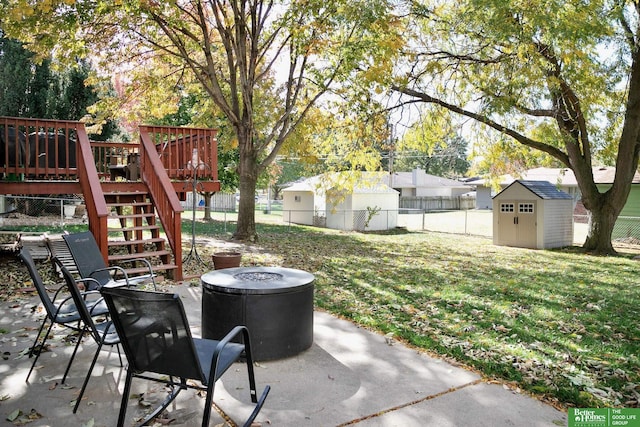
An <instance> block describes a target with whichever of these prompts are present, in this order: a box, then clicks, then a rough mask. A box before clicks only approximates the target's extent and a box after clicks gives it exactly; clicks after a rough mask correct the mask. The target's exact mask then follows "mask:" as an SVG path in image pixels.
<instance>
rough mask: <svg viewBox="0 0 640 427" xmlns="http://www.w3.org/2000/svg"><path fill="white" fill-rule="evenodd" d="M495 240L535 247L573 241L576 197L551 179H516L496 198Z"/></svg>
mask: <svg viewBox="0 0 640 427" xmlns="http://www.w3.org/2000/svg"><path fill="white" fill-rule="evenodd" d="M493 243H494V244H495V245H502V246H517V247H522V248H533V249H550V248H558V247H563V246H569V245H571V244H573V199H572V197H571V196H570V195H569V194H567V193H565V192H564V191H560V190H558V189H557V188H556V187H555V185H553V184H551V183H550V182H548V181H521V180H517V181H514V182H513V183H512V184H511V185H509V186H508V187H507V188H505V189H504V190H502V191H501V192H500V193H498V194H497V195H496V196H495V197H494V198H493Z"/></svg>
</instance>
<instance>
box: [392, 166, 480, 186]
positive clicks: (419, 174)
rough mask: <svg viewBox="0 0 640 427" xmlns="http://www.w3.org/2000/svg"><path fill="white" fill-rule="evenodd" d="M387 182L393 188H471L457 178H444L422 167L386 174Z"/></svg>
mask: <svg viewBox="0 0 640 427" xmlns="http://www.w3.org/2000/svg"><path fill="white" fill-rule="evenodd" d="M384 180H385V183H386V184H387V185H389V186H391V187H393V188H418V187H422V188H440V187H455V188H469V187H470V186H469V185H468V184H466V183H464V182H460V181H456V180H455V179H449V178H443V177H441V176H436V175H431V174H428V173H425V172H424V171H423V170H421V169H416V170H414V171H412V172H395V173H393V174H392V175H385V177H384Z"/></svg>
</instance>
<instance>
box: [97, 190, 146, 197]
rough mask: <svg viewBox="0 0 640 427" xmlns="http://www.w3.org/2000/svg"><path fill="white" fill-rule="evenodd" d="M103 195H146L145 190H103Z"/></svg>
mask: <svg viewBox="0 0 640 427" xmlns="http://www.w3.org/2000/svg"><path fill="white" fill-rule="evenodd" d="M104 195H105V197H110V196H148V195H149V193H148V192H146V191H105V192H104Z"/></svg>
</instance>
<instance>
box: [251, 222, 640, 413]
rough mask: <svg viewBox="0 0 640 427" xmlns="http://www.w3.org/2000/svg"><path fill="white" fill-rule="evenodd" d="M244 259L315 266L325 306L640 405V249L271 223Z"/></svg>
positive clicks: (577, 396) (505, 371) (521, 384)
mask: <svg viewBox="0 0 640 427" xmlns="http://www.w3.org/2000/svg"><path fill="white" fill-rule="evenodd" d="M252 249H253V252H249V253H247V254H246V256H245V258H244V259H243V265H248V264H250V263H256V264H261V265H265V264H272V265H281V266H286V267H293V268H300V269H304V270H307V271H310V272H312V273H314V274H315V275H316V296H315V298H316V306H317V307H319V308H322V309H325V310H327V311H329V312H332V313H335V314H337V315H340V316H342V317H345V318H347V319H350V320H352V321H354V322H356V323H358V324H361V325H363V326H365V327H368V328H371V329H375V330H378V331H381V332H382V333H385V334H393V337H394V338H395V339H398V340H402V341H405V342H407V343H410V344H411V345H414V346H416V347H420V348H422V349H425V350H427V351H430V352H433V353H437V354H440V355H444V356H445V357H449V358H452V359H455V360H457V361H460V362H462V363H463V364H465V365H467V366H470V367H472V368H475V369H476V370H478V371H479V372H481V373H483V374H484V375H486V376H487V377H489V378H496V379H500V380H503V381H506V382H507V383H510V384H511V385H512V387H513V388H516V389H518V388H519V389H522V390H526V391H529V392H531V393H534V394H537V395H539V396H541V397H543V398H545V399H546V400H548V401H550V402H552V403H556V404H558V405H560V406H577V407H596V406H597V407H601V406H624V407H637V406H639V397H640V394H639V393H640V361H639V359H638V354H639V353H640V351H639V350H640V348H639V343H640V332H639V331H638V328H637V321H638V318H639V317H640V316H639V311H640V287H639V286H638V269H639V267H640V263H639V261H634V260H632V259H631V256H630V255H628V256H621V257H595V256H590V255H584V254H581V253H579V251H578V250H577V249H567V250H554V251H542V250H527V249H518V248H508V247H498V246H494V245H493V244H492V243H491V240H490V239H487V238H481V237H470V236H459V235H453V234H440V233H403V234H388V235H380V234H359V233H340V232H335V231H331V230H316V229H305V228H300V229H298V230H296V231H295V232H294V233H288V234H287V233H263V234H262V235H261V236H260V240H259V242H258V243H257V244H256V245H254V246H253V248H252Z"/></svg>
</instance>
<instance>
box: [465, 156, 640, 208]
mask: <svg viewBox="0 0 640 427" xmlns="http://www.w3.org/2000/svg"><path fill="white" fill-rule="evenodd" d="M615 173H616V169H615V168H614V167H605V166H598V167H594V168H593V178H594V181H595V183H596V184H597V185H598V188H599V189H600V191H606V189H607V188H608V187H610V186H611V184H612V183H613V179H614V177H615ZM516 179H520V180H523V181H547V182H550V183H551V184H553V185H555V186H556V187H557V188H558V189H559V190H562V191H564V192H565V193H568V194H569V195H570V196H571V198H572V199H573V201H574V206H575V204H577V203H578V202H579V201H580V199H581V197H582V194H581V193H580V189H579V188H578V182H577V181H576V177H575V175H574V174H573V171H572V170H571V169H568V168H535V169H529V170H527V171H525V172H523V173H522V176H520V177H519V178H516V177H513V176H511V175H503V176H501V177H500V180H499V183H500V188H501V189H504V188H506V187H507V186H509V185H510V184H511V183H512V182H514V181H515V180H516ZM467 184H469V185H474V186H475V187H476V209H491V206H492V202H491V199H492V197H493V196H494V195H495V194H496V192H494V191H493V189H492V188H491V184H490V182H489V181H488V180H485V179H477V180H473V181H468V182H467ZM638 184H640V174H638V173H637V172H636V175H635V177H634V178H633V182H632V186H631V194H629V199H628V201H627V205H626V206H625V208H624V210H623V213H622V214H621V215H623V216H624V215H629V216H640V204H638V202H639V201H640V185H638Z"/></svg>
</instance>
